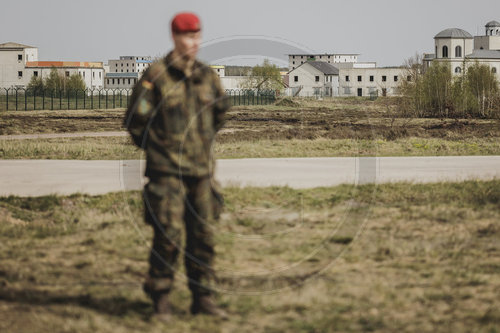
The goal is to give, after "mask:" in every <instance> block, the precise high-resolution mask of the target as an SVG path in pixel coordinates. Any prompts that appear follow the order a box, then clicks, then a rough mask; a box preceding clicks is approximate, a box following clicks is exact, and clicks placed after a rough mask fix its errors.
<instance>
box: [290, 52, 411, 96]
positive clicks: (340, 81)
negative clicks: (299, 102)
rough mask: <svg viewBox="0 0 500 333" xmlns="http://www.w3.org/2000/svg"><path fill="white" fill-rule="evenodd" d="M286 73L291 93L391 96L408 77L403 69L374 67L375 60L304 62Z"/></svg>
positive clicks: (302, 94)
mask: <svg viewBox="0 0 500 333" xmlns="http://www.w3.org/2000/svg"><path fill="white" fill-rule="evenodd" d="M356 61H357V58H356ZM323 65H324V66H323ZM288 74H289V78H288V85H289V87H290V90H291V92H290V93H289V94H290V95H292V96H322V97H330V96H342V97H347V96H371V95H373V94H375V95H378V96H392V95H397V94H398V86H399V84H400V83H401V80H403V79H407V78H406V77H405V75H406V70H405V69H404V68H401V67H377V64H376V63H375V62H366V63H358V62H339V63H335V64H331V63H330V64H329V63H328V62H327V61H324V60H323V61H305V62H304V63H302V64H301V65H299V66H298V67H297V68H295V69H292V70H291V71H290V72H289V73H288Z"/></svg>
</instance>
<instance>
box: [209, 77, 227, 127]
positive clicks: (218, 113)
mask: <svg viewBox="0 0 500 333" xmlns="http://www.w3.org/2000/svg"><path fill="white" fill-rule="evenodd" d="M213 76H214V79H213V82H214V86H215V103H214V127H215V131H219V130H220V129H221V128H222V127H223V126H224V123H225V122H226V112H227V111H228V110H229V108H231V101H230V100H229V98H228V96H227V95H226V92H225V90H224V88H223V87H222V84H221V82H220V79H219V76H218V75H217V74H215V73H213Z"/></svg>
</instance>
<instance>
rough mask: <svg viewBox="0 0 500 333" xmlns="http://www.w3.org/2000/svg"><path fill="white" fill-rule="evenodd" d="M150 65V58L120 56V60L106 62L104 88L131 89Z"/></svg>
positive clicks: (151, 61)
mask: <svg viewBox="0 0 500 333" xmlns="http://www.w3.org/2000/svg"><path fill="white" fill-rule="evenodd" d="M152 63H153V58H152V57H151V56H120V59H111V60H108V64H107V65H106V67H107V68H108V71H107V72H106V80H105V82H104V86H105V87H106V88H109V89H131V88H133V87H134V84H136V83H137V81H138V80H139V79H140V78H141V76H142V74H143V73H144V71H145V70H146V69H147V68H148V67H149V66H151V64H152Z"/></svg>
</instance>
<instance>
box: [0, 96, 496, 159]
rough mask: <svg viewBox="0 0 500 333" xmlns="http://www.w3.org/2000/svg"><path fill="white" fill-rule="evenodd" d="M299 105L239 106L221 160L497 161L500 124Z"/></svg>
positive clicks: (118, 124)
mask: <svg viewBox="0 0 500 333" xmlns="http://www.w3.org/2000/svg"><path fill="white" fill-rule="evenodd" d="M300 103H301V104H300V105H299V106H273V105H270V106H264V107H263V106H239V107H234V108H233V109H232V110H231V111H230V112H229V114H228V121H227V124H226V126H225V128H224V130H223V131H222V132H221V133H220V134H219V135H218V137H217V144H216V146H215V153H216V154H217V157H218V158H242V157H317V156H424V155H425V156H432V155H498V154H500V143H499V142H500V140H499V136H500V131H499V129H500V122H499V120H498V119H460V120H455V119H422V118H402V117H399V116H397V115H396V113H397V111H396V110H395V108H396V106H395V104H394V101H393V100H392V99H390V98H387V99H384V98H380V99H379V100H377V101H368V100H366V99H334V100H328V101H326V100H325V101H315V100H303V101H301V102H300ZM123 112H124V111H123V110H101V111H89V110H76V111H26V112H25V111H18V112H13V111H8V112H1V113H0V134H3V135H8V134H33V133H69V132H99V131H120V130H124V129H123V127H122V120H123ZM137 156H140V153H139V152H138V151H137V150H136V149H135V148H134V147H132V145H131V144H130V140H128V139H127V138H119V137H118V138H71V139H70V138H64V139H37V140H15V141H7V140H1V141H0V158H3V159H5V158H50V159H68V158H69V159H128V158H137Z"/></svg>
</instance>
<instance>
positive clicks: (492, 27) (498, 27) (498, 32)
mask: <svg viewBox="0 0 500 333" xmlns="http://www.w3.org/2000/svg"><path fill="white" fill-rule="evenodd" d="M485 28H486V36H500V23H499V22H498V21H490V22H488V23H486V26H485Z"/></svg>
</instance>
